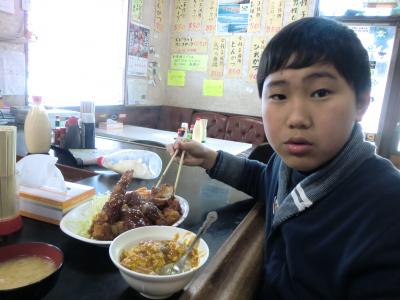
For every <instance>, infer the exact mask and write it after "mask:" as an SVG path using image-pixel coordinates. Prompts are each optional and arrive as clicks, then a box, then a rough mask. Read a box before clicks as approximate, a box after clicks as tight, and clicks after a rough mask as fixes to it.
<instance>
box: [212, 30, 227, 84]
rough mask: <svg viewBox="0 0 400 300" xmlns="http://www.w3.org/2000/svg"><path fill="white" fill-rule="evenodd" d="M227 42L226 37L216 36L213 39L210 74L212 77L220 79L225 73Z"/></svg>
mask: <svg viewBox="0 0 400 300" xmlns="http://www.w3.org/2000/svg"><path fill="white" fill-rule="evenodd" d="M225 44H226V39H225V38H224V37H218V36H215V37H213V38H212V40H211V54H210V64H209V67H208V76H209V77H210V78H212V79H219V78H222V76H223V75H224V59H225Z"/></svg>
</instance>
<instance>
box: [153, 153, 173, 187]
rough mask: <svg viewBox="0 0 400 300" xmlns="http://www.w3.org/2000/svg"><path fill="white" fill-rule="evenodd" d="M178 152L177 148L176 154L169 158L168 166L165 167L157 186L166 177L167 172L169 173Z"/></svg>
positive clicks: (157, 185)
mask: <svg viewBox="0 0 400 300" xmlns="http://www.w3.org/2000/svg"><path fill="white" fill-rule="evenodd" d="M177 154H178V150H175V152H174V154H173V155H172V157H171V159H170V160H169V162H168V164H167V166H166V167H165V170H164V172H163V173H162V174H161V176H160V179H158V181H157V184H156V186H155V187H156V188H158V187H159V185H160V183H161V181H162V180H163V179H164V176H165V174H167V171H168V169H169V167H170V166H171V164H172V162H173V161H174V158H175V156H176V155H177Z"/></svg>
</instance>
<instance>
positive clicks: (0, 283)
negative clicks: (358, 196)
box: [0, 256, 56, 290]
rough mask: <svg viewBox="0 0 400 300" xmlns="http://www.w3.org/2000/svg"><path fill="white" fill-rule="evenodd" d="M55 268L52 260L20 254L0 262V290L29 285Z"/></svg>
mask: <svg viewBox="0 0 400 300" xmlns="http://www.w3.org/2000/svg"><path fill="white" fill-rule="evenodd" d="M55 270H56V265H55V263H54V262H52V261H50V260H48V259H45V258H43V257H39V256H22V257H16V258H13V259H10V260H6V261H4V262H0V290H8V289H14V288H17V287H21V286H25V285H29V284H31V283H34V282H37V281H39V280H41V279H43V278H45V277H47V276H48V275H50V274H51V273H53V272H54V271H55Z"/></svg>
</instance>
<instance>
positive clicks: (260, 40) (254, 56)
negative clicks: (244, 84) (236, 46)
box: [248, 37, 267, 81]
mask: <svg viewBox="0 0 400 300" xmlns="http://www.w3.org/2000/svg"><path fill="white" fill-rule="evenodd" d="M266 44H267V41H266V39H265V37H253V39H252V41H251V46H250V55H249V74H248V80H249V81H255V80H256V78H257V70H258V65H259V64H260V59H261V54H262V52H263V51H264V48H265V46H266Z"/></svg>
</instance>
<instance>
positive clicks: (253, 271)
mask: <svg viewBox="0 0 400 300" xmlns="http://www.w3.org/2000/svg"><path fill="white" fill-rule="evenodd" d="M264 230H265V209H264V206H263V205H262V204H261V203H256V204H255V205H254V207H253V208H252V209H251V210H250V212H249V213H248V214H247V216H246V217H245V218H244V219H243V221H242V222H241V223H240V224H239V225H238V227H237V228H236V229H235V230H234V231H233V233H232V234H231V235H230V237H229V238H228V239H227V240H226V241H225V243H224V244H223V245H222V246H221V248H220V249H219V250H218V252H217V253H216V254H215V256H214V257H212V258H211V260H210V261H209V263H208V264H207V265H206V266H205V268H204V269H203V270H201V271H200V272H198V273H197V275H196V277H195V278H194V279H193V281H192V282H191V283H190V284H189V286H187V288H186V289H185V290H184V292H183V293H182V295H181V297H180V298H179V300H187V299H191V300H195V299H199V300H200V299H207V300H212V299H218V300H225V299H226V300H228V299H229V300H235V299H237V300H239V299H251V298H252V297H253V296H254V292H255V290H256V287H257V285H258V283H259V278H260V276H261V272H262V267H263V249H264Z"/></svg>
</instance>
